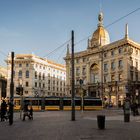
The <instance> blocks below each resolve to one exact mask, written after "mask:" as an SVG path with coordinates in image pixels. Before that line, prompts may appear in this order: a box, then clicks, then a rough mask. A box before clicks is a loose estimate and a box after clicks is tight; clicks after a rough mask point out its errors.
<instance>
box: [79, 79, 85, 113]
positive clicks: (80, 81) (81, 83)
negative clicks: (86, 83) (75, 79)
mask: <svg viewBox="0 0 140 140" xmlns="http://www.w3.org/2000/svg"><path fill="white" fill-rule="evenodd" d="M79 84H80V92H81V99H82V113H83V109H84V99H83V98H84V93H83V89H82V85H83V80H82V79H80V80H79Z"/></svg>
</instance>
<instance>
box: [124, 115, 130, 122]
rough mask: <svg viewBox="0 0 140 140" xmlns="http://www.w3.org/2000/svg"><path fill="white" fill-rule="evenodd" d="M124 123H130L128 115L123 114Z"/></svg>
mask: <svg viewBox="0 0 140 140" xmlns="http://www.w3.org/2000/svg"><path fill="white" fill-rule="evenodd" d="M124 122H130V114H124Z"/></svg>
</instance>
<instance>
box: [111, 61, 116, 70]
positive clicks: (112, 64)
mask: <svg viewBox="0 0 140 140" xmlns="http://www.w3.org/2000/svg"><path fill="white" fill-rule="evenodd" d="M111 69H112V70H114V69H115V62H111Z"/></svg>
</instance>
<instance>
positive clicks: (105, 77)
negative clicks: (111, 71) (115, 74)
mask: <svg viewBox="0 0 140 140" xmlns="http://www.w3.org/2000/svg"><path fill="white" fill-rule="evenodd" d="M106 82H107V75H104V83H106Z"/></svg>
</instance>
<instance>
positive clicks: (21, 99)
mask: <svg viewBox="0 0 140 140" xmlns="http://www.w3.org/2000/svg"><path fill="white" fill-rule="evenodd" d="M17 88H18V89H19V95H20V119H21V118H22V109H23V86H22V79H19V86H18V87H17Z"/></svg>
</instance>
